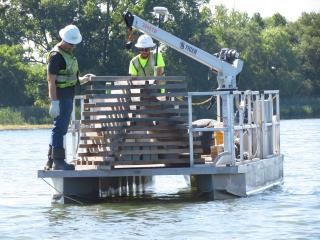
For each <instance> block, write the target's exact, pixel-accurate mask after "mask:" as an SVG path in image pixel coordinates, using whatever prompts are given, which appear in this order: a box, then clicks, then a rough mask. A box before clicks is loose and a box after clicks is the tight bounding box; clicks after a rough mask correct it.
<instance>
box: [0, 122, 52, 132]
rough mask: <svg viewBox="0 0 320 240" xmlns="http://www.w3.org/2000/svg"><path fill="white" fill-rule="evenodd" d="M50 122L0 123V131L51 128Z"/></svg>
mask: <svg viewBox="0 0 320 240" xmlns="http://www.w3.org/2000/svg"><path fill="white" fill-rule="evenodd" d="M51 127H52V125H51V124H23V125H19V124H18V125H17V124H8V125H1V124H0V131H1V130H23V129H49V128H51Z"/></svg>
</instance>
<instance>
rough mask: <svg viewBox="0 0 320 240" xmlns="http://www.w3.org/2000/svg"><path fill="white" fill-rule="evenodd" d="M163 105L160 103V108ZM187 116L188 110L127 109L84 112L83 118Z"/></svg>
mask: <svg viewBox="0 0 320 240" xmlns="http://www.w3.org/2000/svg"><path fill="white" fill-rule="evenodd" d="M160 104H161V103H159V105H158V106H159V107H160V106H161V105H160ZM129 113H132V114H153V115H156V114H161V115H162V114H187V113H188V109H185V108H184V109H175V108H167V109H126V110H104V111H83V112H82V114H83V116H98V115H111V114H129Z"/></svg>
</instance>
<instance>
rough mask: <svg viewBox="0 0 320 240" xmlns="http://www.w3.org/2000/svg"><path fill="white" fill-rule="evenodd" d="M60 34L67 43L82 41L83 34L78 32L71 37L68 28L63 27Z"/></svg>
mask: <svg viewBox="0 0 320 240" xmlns="http://www.w3.org/2000/svg"><path fill="white" fill-rule="evenodd" d="M59 36H60V37H61V39H62V40H63V41H65V42H67V43H70V44H78V43H80V42H81V41H82V36H81V34H80V33H79V34H77V35H76V37H75V36H73V38H70V36H69V35H68V34H67V29H66V28H62V29H61V30H60V31H59Z"/></svg>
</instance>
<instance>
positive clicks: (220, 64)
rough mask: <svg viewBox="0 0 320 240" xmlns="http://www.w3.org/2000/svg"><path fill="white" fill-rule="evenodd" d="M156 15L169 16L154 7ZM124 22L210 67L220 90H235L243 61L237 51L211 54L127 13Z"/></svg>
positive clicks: (164, 9)
mask: <svg viewBox="0 0 320 240" xmlns="http://www.w3.org/2000/svg"><path fill="white" fill-rule="evenodd" d="M153 10H154V13H155V14H157V15H158V16H159V21H160V17H164V16H165V15H167V14H168V10H167V8H165V7H154V8H153ZM123 17H124V21H125V23H126V25H127V28H128V29H129V31H130V32H131V31H132V28H134V29H137V30H139V31H141V32H143V33H146V34H148V35H150V36H151V37H152V38H154V39H156V40H158V41H160V42H163V43H164V44H165V45H167V46H169V47H171V48H173V49H175V50H177V51H178V52H180V53H182V54H184V55H186V56H188V57H190V58H192V59H194V60H196V61H198V62H200V63H202V64H204V65H206V66H208V67H209V68H210V69H212V70H213V71H214V72H215V73H217V81H218V90H235V89H237V86H236V78H237V76H238V75H239V74H240V72H241V70H242V67H243V61H242V60H241V59H239V53H238V52H237V51H236V50H232V49H228V48H223V49H221V51H220V52H219V53H218V54H210V53H208V52H206V51H204V50H202V49H200V48H198V47H196V46H194V45H192V44H190V43H188V42H186V41H184V40H182V39H180V38H178V37H176V36H174V35H172V34H171V33H168V32H166V31H164V30H163V29H161V28H160V27H157V26H155V25H153V24H151V23H149V22H147V21H145V20H143V19H142V18H140V17H138V16H136V15H133V14H132V13H131V12H129V11H126V12H124V14H123Z"/></svg>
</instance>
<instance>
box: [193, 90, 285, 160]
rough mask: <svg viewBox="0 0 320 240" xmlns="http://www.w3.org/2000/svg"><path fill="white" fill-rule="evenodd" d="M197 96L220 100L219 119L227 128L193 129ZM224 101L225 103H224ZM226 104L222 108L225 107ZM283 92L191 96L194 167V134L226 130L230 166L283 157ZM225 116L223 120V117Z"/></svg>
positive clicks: (205, 93)
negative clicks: (280, 106) (281, 110)
mask: <svg viewBox="0 0 320 240" xmlns="http://www.w3.org/2000/svg"><path fill="white" fill-rule="evenodd" d="M195 96H212V97H214V98H216V103H217V107H216V109H217V117H216V121H217V122H221V123H222V125H223V127H213V128H195V127H193V124H192V123H193V109H192V99H193V97H195ZM221 100H222V104H221ZM221 105H222V108H221ZM279 105H280V104H279V91H277V90H274V91H264V92H258V91H213V92H189V93H188V112H189V115H188V130H189V148H190V166H194V156H193V134H194V133H195V132H208V131H209V132H214V131H223V134H224V143H223V146H224V154H225V156H227V158H225V159H227V160H228V162H227V164H226V165H230V166H234V165H236V164H237V163H238V162H239V163H241V162H243V161H245V160H249V161H250V160H255V159H262V158H269V157H272V156H275V155H279V154H280V109H279ZM221 116H222V118H221Z"/></svg>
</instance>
